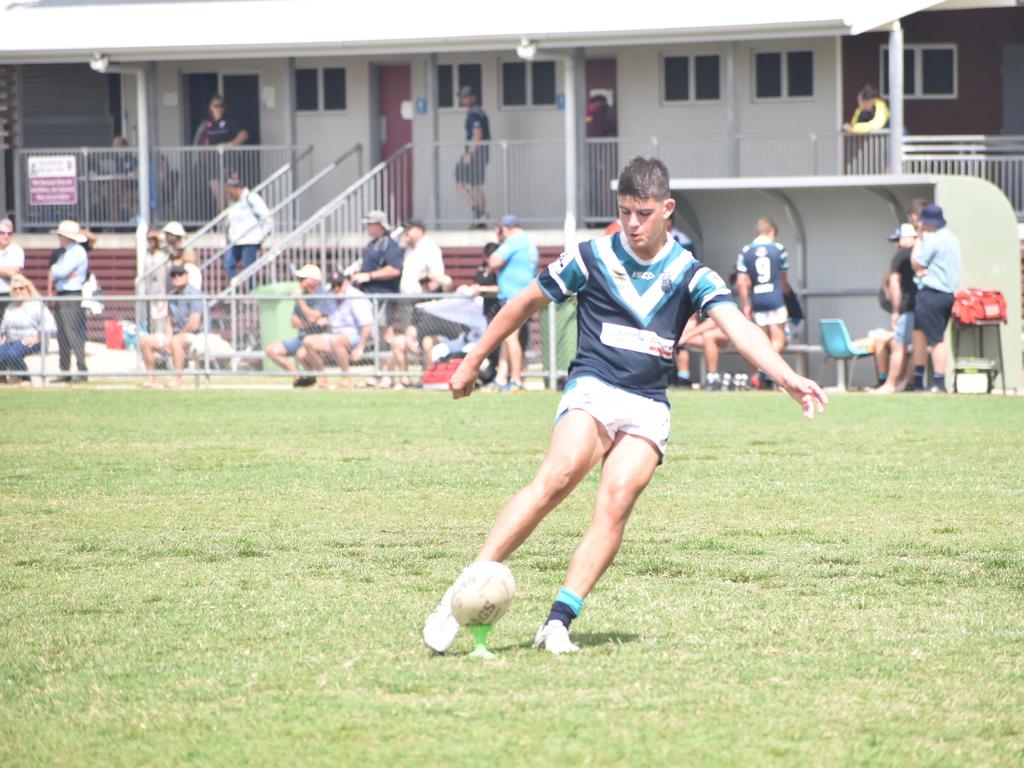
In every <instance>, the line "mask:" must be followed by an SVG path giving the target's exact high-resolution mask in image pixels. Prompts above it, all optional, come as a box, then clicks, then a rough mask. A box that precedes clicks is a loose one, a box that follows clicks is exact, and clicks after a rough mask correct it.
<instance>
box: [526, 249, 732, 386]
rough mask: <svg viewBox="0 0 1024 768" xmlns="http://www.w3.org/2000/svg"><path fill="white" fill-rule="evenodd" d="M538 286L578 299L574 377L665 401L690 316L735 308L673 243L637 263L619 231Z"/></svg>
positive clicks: (716, 281)
mask: <svg viewBox="0 0 1024 768" xmlns="http://www.w3.org/2000/svg"><path fill="white" fill-rule="evenodd" d="M537 282H538V283H539V285H540V289H541V291H543V292H544V294H545V295H546V296H548V298H550V299H551V300H552V301H555V302H559V303H561V302H563V301H565V300H566V299H568V298H569V297H570V296H574V295H575V296H577V300H578V305H577V316H576V324H577V346H576V358H575V359H574V360H573V362H572V365H571V366H570V367H569V378H570V379H574V378H577V377H579V376H595V377H597V378H598V379H600V380H601V381H604V382H605V383H607V384H610V385H611V386H614V387H618V388H620V389H623V390H625V391H627V392H633V393H635V394H638V395H643V396H644V397H649V398H652V399H653V400H657V401H659V402H663V403H668V399H667V398H666V397H665V387H666V386H668V381H669V376H670V375H672V376H674V375H675V362H674V350H675V340H676V339H678V338H679V333H680V332H681V331H682V328H683V325H684V324H685V323H686V321H687V319H688V318H689V317H690V315H692V314H693V313H694V312H699V313H700V314H701V316H702V317H704V316H706V315H707V312H708V310H709V309H711V307H713V306H715V305H717V304H721V303H727V304H733V303H734V302H733V300H732V296H731V294H730V292H729V289H728V287H726V285H725V281H724V280H722V278H721V277H720V276H719V275H718V274H717V273H716V272H713V271H712V270H710V269H708V268H707V267H706V266H704V265H703V264H701V263H700V262H699V261H697V260H696V259H694V258H693V256H691V255H690V253H689V251H687V250H685V249H684V248H683V247H682V246H680V245H679V243H677V242H676V241H675V240H673V239H671V238H669V240H668V242H666V243H665V246H664V247H663V248H662V249H661V250H660V251H659V252H658V253H657V255H656V256H655V257H654V258H653V259H651V260H650V261H643V260H641V259H639V258H637V256H636V255H635V254H633V253H632V252H631V251H630V250H629V246H628V244H627V243H626V242H625V240H624V238H623V237H622V236H621V233H615V234H613V235H610V236H607V237H600V238H598V239H596V240H589V241H587V242H584V243H580V244H579V247H578V250H576V251H570V252H566V253H563V254H562V255H561V257H559V259H558V260H557V261H555V262H553V263H552V264H550V265H549V266H548V268H547V269H545V270H543V271H542V272H541V273H540V275H539V276H538V277H537Z"/></svg>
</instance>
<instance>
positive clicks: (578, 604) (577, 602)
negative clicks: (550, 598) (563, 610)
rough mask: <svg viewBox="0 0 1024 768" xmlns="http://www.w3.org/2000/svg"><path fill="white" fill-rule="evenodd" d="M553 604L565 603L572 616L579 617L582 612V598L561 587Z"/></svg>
mask: <svg viewBox="0 0 1024 768" xmlns="http://www.w3.org/2000/svg"><path fill="white" fill-rule="evenodd" d="M555 602H559V603H565V604H566V605H567V606H569V607H570V608H571V609H572V614H573V616H579V615H580V611H582V610H583V598H582V597H580V596H579V595H577V594H576V593H575V592H573V591H572V590H569V589H566V588H565V587H562V588H561V589H560V590H558V594H557V595H556V596H555Z"/></svg>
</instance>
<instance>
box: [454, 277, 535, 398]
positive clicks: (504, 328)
mask: <svg viewBox="0 0 1024 768" xmlns="http://www.w3.org/2000/svg"><path fill="white" fill-rule="evenodd" d="M550 303H551V299H549V298H548V297H547V296H545V295H544V293H543V292H542V291H541V289H540V286H539V285H537V281H536V280H534V281H533V282H532V283H530V284H529V285H528V286H527V287H526V288H525V289H524V290H523V291H522V293H520V294H519V295H518V296H516V297H515V298H514V299H512V300H510V301H509V302H508V304H506V305H505V306H504V307H502V308H501V311H500V312H499V313H498V314H497V315H495V316H494V319H493V320H492V321H491V324H490V325H488V326H487V330H486V331H484V335H483V338H482V339H480V341H478V342H477V344H476V346H475V347H473V349H472V350H471V351H470V353H469V354H468V355H466V357H465V358H464V359H463V361H462V362H461V363H459V367H458V368H456V369H455V373H453V374H452V377H451V379H449V381H448V389H450V390H451V393H452V397H454V398H455V399H456V400H458V399H459V398H460V397H468V396H469V395H471V394H472V393H473V385H474V384H476V376H477V373H479V372H480V366H481V365H483V362H484V360H486V359H487V358H488V357H489V356H490V354H491V352H493V351H494V350H495V348H496V347H497V346H498V345H499V344H501V342H502V341H504V340H505V338H506V337H507V336H508V335H509V334H511V333H513V332H514V331H518V330H519V328H520V326H521V325H522V324H523V323H525V322H526V321H527V320H529V319H530V317H531V316H532V315H533V314H534V313H536V312H537V311H538V310H540V309H541V308H542V307H544V306H546V305H547V304H550Z"/></svg>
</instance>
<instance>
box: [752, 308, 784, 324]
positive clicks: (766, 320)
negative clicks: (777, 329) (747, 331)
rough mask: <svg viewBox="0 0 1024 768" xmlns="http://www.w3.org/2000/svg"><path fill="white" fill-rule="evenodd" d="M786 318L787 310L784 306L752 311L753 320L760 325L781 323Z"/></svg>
mask: <svg viewBox="0 0 1024 768" xmlns="http://www.w3.org/2000/svg"><path fill="white" fill-rule="evenodd" d="M787 320H789V311H788V310H787V309H786V308H785V307H779V308H778V309H769V310H768V311H766V312H755V313H754V322H755V323H757V324H758V325H760V326H761V327H764V326H766V325H782V324H783V323H785V322H786V321H787Z"/></svg>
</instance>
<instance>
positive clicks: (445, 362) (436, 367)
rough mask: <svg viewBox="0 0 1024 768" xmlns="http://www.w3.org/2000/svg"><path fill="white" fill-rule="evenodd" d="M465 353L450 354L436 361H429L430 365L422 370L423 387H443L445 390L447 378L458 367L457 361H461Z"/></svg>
mask: <svg viewBox="0 0 1024 768" xmlns="http://www.w3.org/2000/svg"><path fill="white" fill-rule="evenodd" d="M464 357H465V355H450V356H449V357H445V358H443V359H441V360H438V361H437V362H436V363H431V364H430V367H429V368H427V370H425V371H424V372H423V388H424V389H443V390H445V391H447V389H448V380H449V379H450V378H451V377H452V374H453V373H455V369H456V368H458V367H459V363H461V362H462V360H463V358H464Z"/></svg>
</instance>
